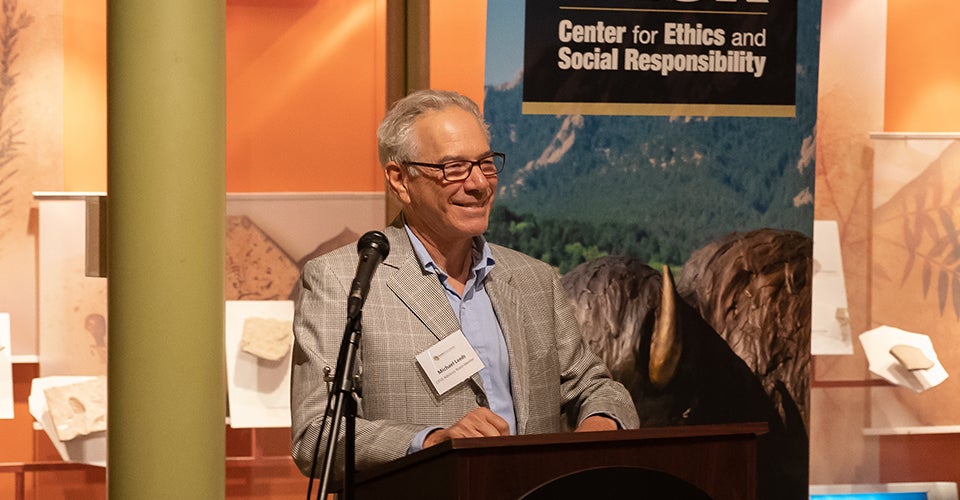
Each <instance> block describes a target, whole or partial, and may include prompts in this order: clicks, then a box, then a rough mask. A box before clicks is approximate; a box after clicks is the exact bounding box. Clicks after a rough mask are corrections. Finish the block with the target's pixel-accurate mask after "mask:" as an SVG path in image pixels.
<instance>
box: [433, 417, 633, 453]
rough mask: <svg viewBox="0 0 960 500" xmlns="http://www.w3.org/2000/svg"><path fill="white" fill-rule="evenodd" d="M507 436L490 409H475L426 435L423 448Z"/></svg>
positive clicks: (507, 431) (507, 426)
mask: <svg viewBox="0 0 960 500" xmlns="http://www.w3.org/2000/svg"><path fill="white" fill-rule="evenodd" d="M614 428H616V424H614ZM509 435H510V424H508V423H507V421H506V420H504V419H503V418H501V417H500V415H497V414H496V413H494V412H492V411H490V408H477V409H476V410H473V411H471V412H470V413H467V414H466V415H464V416H463V418H461V419H460V420H458V421H457V422H456V423H455V424H453V425H451V426H450V427H447V428H446V429H437V430H435V431H433V432H431V433H430V434H427V438H426V439H424V440H423V447H424V448H429V447H431V446H433V445H435V444H439V443H442V442H444V441H448V440H450V439H453V438H463V437H483V436H509Z"/></svg>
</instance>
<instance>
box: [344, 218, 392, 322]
mask: <svg viewBox="0 0 960 500" xmlns="http://www.w3.org/2000/svg"><path fill="white" fill-rule="evenodd" d="M389 253H390V242H389V241H387V237H386V236H384V235H383V233H381V232H380V231H370V232H368V233H366V234H364V235H363V236H362V237H360V241H358V242H357V254H359V256H360V261H359V262H357V274H356V276H355V277H354V278H353V284H352V285H351V286H350V297H349V298H348V299H347V318H349V319H351V320H352V319H354V318H356V317H357V315H358V314H360V309H362V308H363V303H364V302H365V301H366V300H367V292H368V291H370V280H371V279H373V273H374V271H376V270H377V266H378V265H380V263H381V262H383V259H386V258H387V255H388V254H389Z"/></svg>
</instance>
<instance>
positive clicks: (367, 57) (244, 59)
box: [226, 0, 386, 192]
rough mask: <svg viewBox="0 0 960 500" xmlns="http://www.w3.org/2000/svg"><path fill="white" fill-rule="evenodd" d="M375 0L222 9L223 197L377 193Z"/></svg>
mask: <svg viewBox="0 0 960 500" xmlns="http://www.w3.org/2000/svg"><path fill="white" fill-rule="evenodd" d="M385 12H386V2H385V0H350V1H347V0H338V1H325V2H317V1H309V0H269V1H267V0H263V1H250V0H246V1H239V0H235V1H228V2H227V44H226V47H227V91H226V93H227V191H228V192H257V191H273V192H280V191H303V192H310V191H382V190H383V176H382V173H381V171H380V167H379V163H378V161H377V153H376V140H375V138H374V134H375V132H376V126H377V124H378V123H379V120H380V118H381V117H382V116H383V114H382V113H383V111H382V110H383V108H384V97H383V96H384V94H385V85H386V84H385V74H384V73H385V72H384V70H383V69H382V68H383V67H384V65H385V44H384V40H383V33H384V32H385Z"/></svg>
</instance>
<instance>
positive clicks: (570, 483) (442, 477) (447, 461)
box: [354, 423, 767, 500]
mask: <svg viewBox="0 0 960 500" xmlns="http://www.w3.org/2000/svg"><path fill="white" fill-rule="evenodd" d="M766 431H767V425H766V424H765V423H749V424H732V425H706V426H680V427H662V428H661V427H658V428H645V429H639V430H629V431H612V432H584V433H563V434H541V435H529V436H510V437H491V438H471V439H454V440H452V441H448V442H445V443H442V444H439V445H437V446H434V447H432V448H428V449H426V450H423V451H421V452H419V453H416V454H413V455H410V456H408V457H404V458H402V459H400V460H396V461H394V462H391V463H389V464H385V465H383V466H381V467H378V468H376V469H371V470H369V471H361V472H359V473H358V474H357V479H356V484H355V490H354V491H355V494H356V498H357V499H382V498H417V499H484V500H492V499H511V500H513V499H518V498H524V497H525V496H527V495H529V496H528V497H527V498H531V499H533V498H584V499H585V500H586V499H588V498H647V496H645V494H646V495H650V496H649V498H677V499H682V498H690V499H702V498H706V499H711V498H712V499H715V500H725V499H730V500H733V499H736V500H743V499H746V500H751V499H755V498H756V470H757V467H756V462H757V448H756V440H757V436H758V435H760V434H763V433H765V432H766ZM551 482H552V483H551ZM545 485H546V486H545ZM671 485H675V486H678V487H680V488H679V489H676V490H674V489H669V488H672V487H673V486H671ZM551 487H552V489H551ZM538 488H540V489H539V490H538ZM651 488H652V489H653V490H655V491H651ZM664 488H668V489H669V491H667V489H664ZM684 488H686V489H684ZM534 490H536V491H539V492H545V491H552V492H553V493H551V494H543V495H539V496H538V494H537V492H536V491H534ZM558 491H562V492H563V493H564V494H563V496H561V497H557V496H556V493H557V492H558ZM531 492H533V493H532V494H531ZM581 492H586V493H585V494H586V495H587V496H580V495H581ZM610 492H617V494H616V496H610ZM657 492H659V493H660V494H654V493H657ZM663 495H667V496H663Z"/></svg>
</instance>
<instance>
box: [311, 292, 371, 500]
mask: <svg viewBox="0 0 960 500" xmlns="http://www.w3.org/2000/svg"><path fill="white" fill-rule="evenodd" d="M361 312H362V311H360V310H358V311H357V313H356V314H355V315H354V316H353V317H348V318H347V326H346V328H345V329H344V332H343V340H342V341H341V342H340V352H339V354H338V355H337V371H336V373H335V374H334V377H333V385H332V387H331V391H333V398H334V405H333V415H332V420H331V422H330V434H329V437H328V438H327V448H326V450H325V452H324V459H323V472H322V475H321V479H320V489H319V490H317V498H318V499H321V498H323V499H325V498H326V496H327V492H328V491H329V486H330V471H331V470H332V469H333V462H334V457H335V456H336V449H337V435H339V433H340V419H341V417H343V418H344V422H345V424H344V436H343V446H344V448H343V452H344V460H343V498H344V500H353V487H354V477H353V476H354V469H355V465H356V457H355V449H356V423H357V398H356V396H357V394H356V380H355V378H354V371H355V368H354V367H355V365H356V360H357V349H358V348H359V347H360V333H361V327H360V316H361ZM317 439H319V437H318V438H317Z"/></svg>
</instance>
